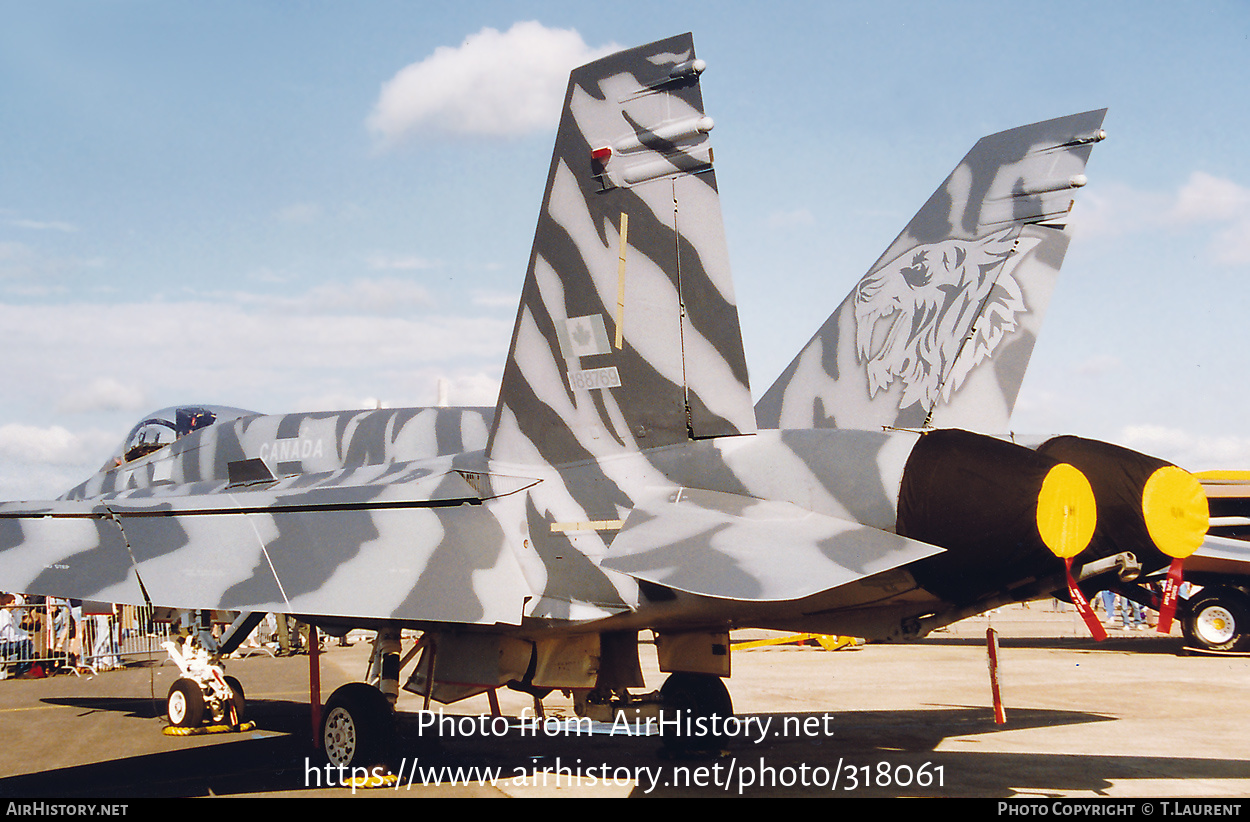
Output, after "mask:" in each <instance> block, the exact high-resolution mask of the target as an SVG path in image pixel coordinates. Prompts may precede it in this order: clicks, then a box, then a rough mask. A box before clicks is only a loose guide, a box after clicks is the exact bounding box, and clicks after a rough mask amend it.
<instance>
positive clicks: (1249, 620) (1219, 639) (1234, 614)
mask: <svg viewBox="0 0 1250 822" xmlns="http://www.w3.org/2000/svg"><path fill="white" fill-rule="evenodd" d="M1182 628H1183V630H1184V633H1185V638H1186V639H1187V640H1189V641H1190V642H1192V643H1193V644H1194V645H1196V646H1197V647H1199V648H1205V649H1207V650H1209V651H1240V650H1244V649H1245V648H1246V646H1247V644H1248V643H1247V640H1248V639H1250V636H1247V631H1250V607H1248V606H1247V601H1246V597H1245V595H1244V594H1242V593H1241V592H1240V591H1237V590H1235V589H1232V588H1204V589H1203V590H1202V591H1200V592H1198V594H1197V595H1196V596H1195V597H1194V598H1193V601H1191V602H1190V604H1189V609H1188V613H1187V614H1186V616H1185V622H1184V624H1183V625H1182Z"/></svg>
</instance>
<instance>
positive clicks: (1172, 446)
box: [1116, 425, 1250, 471]
mask: <svg viewBox="0 0 1250 822" xmlns="http://www.w3.org/2000/svg"><path fill="white" fill-rule="evenodd" d="M1116 439H1117V442H1119V444H1120V445H1123V446H1124V447H1126V448H1131V449H1133V450H1134V451H1141V452H1142V453H1144V454H1150V455H1152V456H1156V457H1159V458H1160V459H1165V460H1168V461H1169V462H1173V463H1176V464H1177V465H1179V466H1181V467H1182V468H1185V469H1186V470H1189V471H1206V470H1213V469H1221V468H1223V469H1241V468H1250V437H1234V436H1218V435H1206V434H1195V433H1193V432H1191V431H1185V430H1181V429H1178V428H1167V427H1164V426H1161V425H1130V426H1128V427H1126V428H1124V429H1123V430H1122V431H1121V432H1120V435H1119V436H1118V437H1117V438H1116Z"/></svg>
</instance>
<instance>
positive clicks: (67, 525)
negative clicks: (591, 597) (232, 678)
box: [0, 461, 530, 624]
mask: <svg viewBox="0 0 1250 822" xmlns="http://www.w3.org/2000/svg"><path fill="white" fill-rule="evenodd" d="M204 485H205V484H198V485H190V486H167V487H165V488H161V487H157V488H155V489H148V491H147V493H132V494H130V495H127V496H121V497H113V498H109V499H103V500H95V501H89V502H77V501H58V502H55V503H50V504H35V505H32V504H28V503H9V504H6V505H3V506H0V565H3V567H4V568H5V577H6V579H5V584H6V586H8V587H10V588H12V589H14V590H21V591H26V592H29V593H33V594H54V595H56V596H62V597H73V598H77V599H95V600H101V601H106V602H123V603H133V604H142V603H145V602H148V603H155V604H159V605H167V606H172V607H177V608H214V609H223V610H240V611H274V612H278V613H297V614H298V613H307V614H319V615H328V616H342V617H354V618H386V619H401V620H410V621H437V622H459V623H476V624H494V623H506V624H516V623H519V622H520V619H521V607H522V604H523V603H524V600H525V598H526V597H527V596H529V593H530V592H529V588H528V586H527V585H526V583H525V580H524V578H523V577H522V575H521V573H520V570H519V567H518V565H517V563H516V560H515V558H514V556H513V554H512V551H511V549H510V548H509V547H508V545H507V543H506V540H505V538H504V533H503V529H502V528H501V526H500V525H499V523H498V521H497V520H496V519H495V517H494V516H493V515H492V514H491V512H490V510H489V508H488V506H487V504H486V503H485V502H484V500H483V498H482V497H481V496H479V494H478V492H477V491H475V490H474V489H473V488H472V487H471V486H470V485H469V484H468V483H467V482H466V481H465V479H464V478H463V476H462V475H461V474H460V473H458V472H455V471H450V470H448V464H447V462H446V461H442V462H440V463H435V464H434V465H430V464H428V463H419V464H410V465H407V466H405V465H402V464H400V465H396V464H390V465H382V466H367V467H362V468H354V469H345V470H340V471H332V472H327V473H324V474H321V475H308V474H305V475H300V476H295V477H289V478H286V479H283V480H276V479H272V478H271V479H268V480H265V479H261V480H260V481H259V482H251V483H249V484H242V483H237V484H232V485H215V486H212V487H211V488H205V487H204ZM517 487H518V488H519V487H523V483H522V484H518V485H517ZM162 492H164V493H162Z"/></svg>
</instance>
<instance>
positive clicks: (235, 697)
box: [226, 676, 247, 725]
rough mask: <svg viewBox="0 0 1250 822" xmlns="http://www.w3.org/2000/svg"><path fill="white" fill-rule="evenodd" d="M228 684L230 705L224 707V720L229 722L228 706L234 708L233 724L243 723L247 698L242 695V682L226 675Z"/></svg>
mask: <svg viewBox="0 0 1250 822" xmlns="http://www.w3.org/2000/svg"><path fill="white" fill-rule="evenodd" d="M226 684H227V685H229V686H230V705H228V706H227V707H226V721H227V722H231V721H232V720H231V716H230V708H234V717H233V723H232V724H234V725H242V724H243V714H244V713H245V712H246V711H247V698H246V697H244V696H243V683H242V682H239V680H237V679H235V678H234V677H232V676H228V677H226Z"/></svg>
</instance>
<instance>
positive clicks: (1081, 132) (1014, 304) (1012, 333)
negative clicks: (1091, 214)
mask: <svg viewBox="0 0 1250 822" xmlns="http://www.w3.org/2000/svg"><path fill="white" fill-rule="evenodd" d="M1105 114H1106V110H1105V109H1103V110H1100V111H1090V112H1086V113H1084V114H1075V115H1072V116H1069V117H1061V118H1059V119H1055V120H1048V121H1046V122H1042V123H1034V124H1033V125H1030V126H1023V127H1021V128H1016V129H1012V130H1010V131H1004V132H1001V133H999V134H994V135H991V136H989V137H985V138H983V139H982V140H980V141H979V142H978V143H977V144H976V146H974V147H973V149H972V151H970V152H968V155H967V156H966V157H964V159H963V160H962V161H961V162H960V163H959V165H958V166H957V167H956V168H955V170H954V171H953V172H951V175H950V177H948V178H947V179H946V182H945V183H944V184H943V185H942V186H941V187H940V188H939V189H938V190H937V191H936V192H935V193H934V194H933V196H932V197H930V198H929V201H928V202H927V203H925V205H924V207H923V208H921V209H920V211H919V212H918V213H917V214H916V216H915V217H914V218H913V219H912V221H911V222H910V223H909V224H908V226H907V228H906V229H904V230H903V232H902V234H900V235H899V236H898V238H897V239H896V240H895V241H894V242H893V243H892V244H891V245H890V247H889V248H888V249H887V250H886V252H885V253H884V254H882V255H881V258H880V259H879V260H878V261H877V262H876V263H875V264H874V265H873V266H872V268H871V269H869V271H868V273H867V274H866V275H865V276H864V278H863V279H862V280H860V282H859V284H858V285H857V286H856V287H855V288H854V289H853V290H852V291H851V293H850V295H849V296H847V298H846V300H845V301H844V302H843V303H842V305H841V306H839V307H838V309H837V310H836V311H835V312H834V313H833V314H832V315H831V316H830V317H829V319H828V320H826V322H825V324H824V325H823V326H822V327H821V329H820V330H819V331H818V332H817V333H816V335H815V336H814V337H813V338H812V340H811V342H809V343H808V344H807V346H805V347H804V349H803V350H802V351H801V352H800V353H799V355H798V357H796V358H795V359H794V361H793V362H792V363H790V365H789V366H788V367H787V368H786V369H785V371H783V372H782V374H781V376H780V377H778V378H777V381H776V382H775V383H773V385H772V386H771V387H770V388H769V389H768V391H766V392H765V393H764V396H763V397H761V398H760V401H759V403H757V405H756V415H757V417H758V419H759V424H760V426H761V427H764V428H880V427H882V426H894V427H899V428H919V427H925V426H927V427H934V428H943V427H960V428H968V429H971V430H976V431H985V432H990V433H1005V432H1006V431H1007V426H1008V421H1009V420H1010V418H1011V411H1012V408H1013V407H1014V406H1015V402H1016V395H1017V393H1018V392H1019V390H1020V383H1021V381H1022V380H1023V379H1024V371H1025V368H1026V367H1027V366H1028V362H1029V357H1030V355H1031V354H1032V352H1033V343H1034V341H1035V340H1036V337H1037V333H1038V330H1039V329H1040V327H1041V323H1042V318H1043V314H1044V312H1045V310H1046V306H1047V305H1048V304H1049V302H1050V296H1051V291H1052V289H1053V287H1054V281H1055V278H1056V277H1057V276H1058V273H1059V266H1060V265H1061V264H1062V262H1063V257H1064V253H1065V252H1066V251H1067V247H1068V238H1067V237H1066V236H1065V235H1064V234H1063V226H1062V224H1063V222H1064V221H1065V220H1066V219H1067V215H1068V211H1069V209H1071V207H1072V203H1073V200H1074V193H1073V192H1074V191H1075V189H1077V188H1080V187H1081V186H1082V185H1084V184H1085V162H1086V160H1087V159H1088V158H1089V154H1090V150H1091V149H1092V148H1093V145H1094V143H1096V142H1098V141H1099V140H1101V139H1102V138H1103V136H1104V135H1103V132H1102V129H1101V126H1102V121H1103V116H1104V115H1105ZM991 357H993V361H992V362H991Z"/></svg>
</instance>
